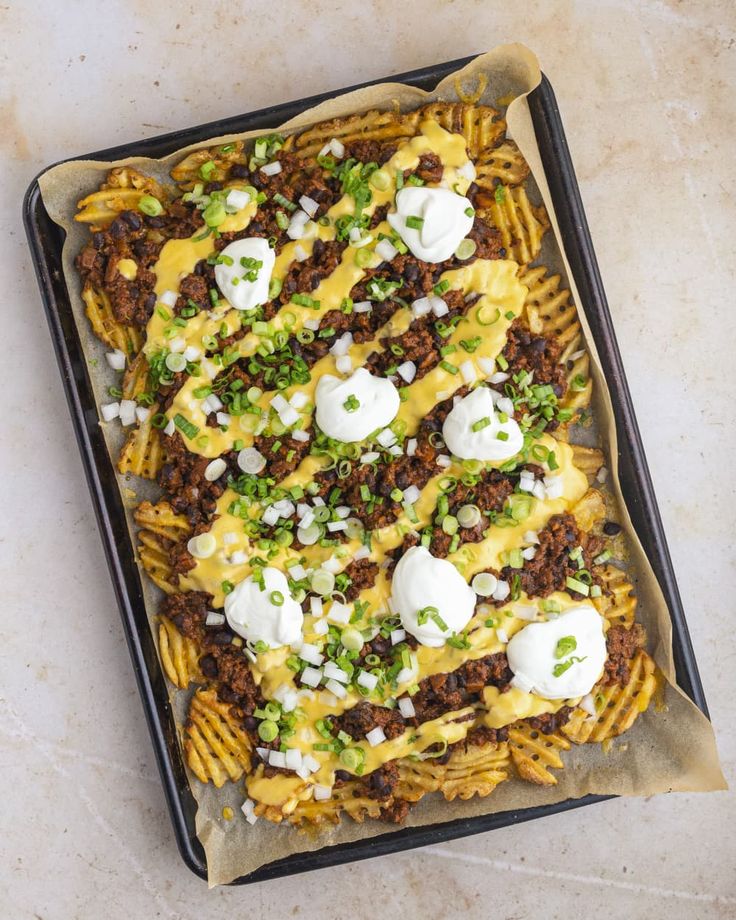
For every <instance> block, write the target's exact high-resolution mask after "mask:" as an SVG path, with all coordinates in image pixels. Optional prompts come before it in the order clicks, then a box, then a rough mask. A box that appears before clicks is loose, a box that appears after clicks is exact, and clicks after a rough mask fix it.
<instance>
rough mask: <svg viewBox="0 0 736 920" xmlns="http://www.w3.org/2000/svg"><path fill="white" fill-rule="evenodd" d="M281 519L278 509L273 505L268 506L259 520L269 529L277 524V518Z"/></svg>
mask: <svg viewBox="0 0 736 920" xmlns="http://www.w3.org/2000/svg"><path fill="white" fill-rule="evenodd" d="M280 517H281V515H280V513H279V509H278V508H274V506H273V505H269V506H268V508H266V510H265V511H264V512H263V514H262V516H261V520H262V521H263V523H264V524H267V525H268V526H269V527H273V526H274V524H276V523H278V520H279V518H280Z"/></svg>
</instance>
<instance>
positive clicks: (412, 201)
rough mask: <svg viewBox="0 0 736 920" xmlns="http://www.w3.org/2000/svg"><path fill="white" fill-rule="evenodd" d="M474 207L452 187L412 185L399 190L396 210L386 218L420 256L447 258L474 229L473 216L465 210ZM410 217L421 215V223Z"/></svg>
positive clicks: (413, 252)
mask: <svg viewBox="0 0 736 920" xmlns="http://www.w3.org/2000/svg"><path fill="white" fill-rule="evenodd" d="M472 210H473V205H472V204H471V203H470V201H469V200H468V199H467V198H464V197H463V196H462V195H457V194H456V193H455V192H451V191H450V190H449V189H446V188H427V187H426V186H411V187H410V188H403V189H401V191H400V192H398V194H397V195H396V211H395V212H392V213H390V214H388V215H387V218H386V219H387V220H388V222H389V224H390V225H391V226H392V227H393V229H394V230H395V231H396V232H397V233H398V234H399V236H400V237H401V239H402V240H403V241H404V242H405V243H406V245H407V246H408V247H409V249H410V250H411V253H412V255H414V256H416V257H417V259H421V260H422V261H423V262H444V261H445V259H449V258H450V256H451V255H452V254H453V253H454V252H455V250H456V249H457V247H458V245H459V243H460V242H461V241H462V240H463V239H464V238H465V237H466V236H467V235H468V233H469V232H470V229H471V227H472V226H473V217H472V216H471V213H468V214H466V213H465V212H466V211H469V212H472ZM407 218H418V219H419V221H421V225H420V226H419V227H412V226H408V225H407V223H406V221H407ZM410 223H411V221H410Z"/></svg>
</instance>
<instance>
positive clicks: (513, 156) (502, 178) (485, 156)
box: [475, 141, 529, 207]
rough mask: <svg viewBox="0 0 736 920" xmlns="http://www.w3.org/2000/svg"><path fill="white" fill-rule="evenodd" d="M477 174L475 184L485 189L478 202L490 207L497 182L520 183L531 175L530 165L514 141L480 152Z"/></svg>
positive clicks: (506, 183)
mask: <svg viewBox="0 0 736 920" xmlns="http://www.w3.org/2000/svg"><path fill="white" fill-rule="evenodd" d="M475 168H476V172H477V175H476V177H475V184H476V185H478V186H479V187H480V188H482V189H485V193H484V194H483V193H481V194H479V196H478V199H477V200H478V202H479V204H480V205H481V206H483V207H488V206H489V205H490V204H491V203H492V200H495V199H493V198H492V196H493V195H494V194H495V190H496V184H497V183H499V182H500V183H501V185H504V186H507V187H508V186H511V185H519V184H520V183H522V182H523V181H524V179H526V177H527V176H528V175H529V165H528V164H527V162H526V160H525V159H524V157H523V156H522V155H521V151H520V150H519V148H518V147H517V146H516V144H515V143H514V142H513V141H504V142H503V143H502V144H499V145H498V147H494V148H493V149H492V150H483V151H481V152H480V153H479V156H478V160H477V161H476V164H475Z"/></svg>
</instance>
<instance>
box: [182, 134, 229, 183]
mask: <svg viewBox="0 0 736 920" xmlns="http://www.w3.org/2000/svg"><path fill="white" fill-rule="evenodd" d="M243 146H244V145H243V141H231V142H230V143H228V144H222V145H220V146H218V147H204V148H202V149H201V150H194V151H192V153H190V154H188V155H187V156H186V157H184V159H183V160H182V161H181V162H180V163H177V164H176V166H175V167H174V168H173V169H172V170H171V178H172V179H173V180H174V182H178V183H179V184H180V185H183V186H186V187H191V186H192V185H194V184H196V183H197V182H201V181H202V176H201V175H200V172H199V170H200V168H201V167H202V166H203V165H204V164H205V163H209V162H213V163H214V164H215V168H214V169H213V170H212V172H211V173H210V174H209V181H210V182H215V181H217V182H219V181H221V180H222V179H224V178H225V176H226V174H227V170H228V168H229V167H230V166H232V164H233V163H246V162H247V158H246V157H245V156H244V154H243ZM223 147H227V148H228V149H227V150H225V151H223Z"/></svg>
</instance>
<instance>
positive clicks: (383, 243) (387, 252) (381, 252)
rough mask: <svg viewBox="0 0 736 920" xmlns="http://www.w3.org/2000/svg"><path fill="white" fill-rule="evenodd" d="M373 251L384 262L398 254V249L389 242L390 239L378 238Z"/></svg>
mask: <svg viewBox="0 0 736 920" xmlns="http://www.w3.org/2000/svg"><path fill="white" fill-rule="evenodd" d="M374 252H375V253H376V255H378V256H380V257H381V259H383V261H384V262H391V260H392V259H395V258H396V256H397V255H398V252H399V250H398V249H397V248H396V247H395V246H394V245H393V243H391V241H390V240H379V242H378V243H376V246H375V249H374Z"/></svg>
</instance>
